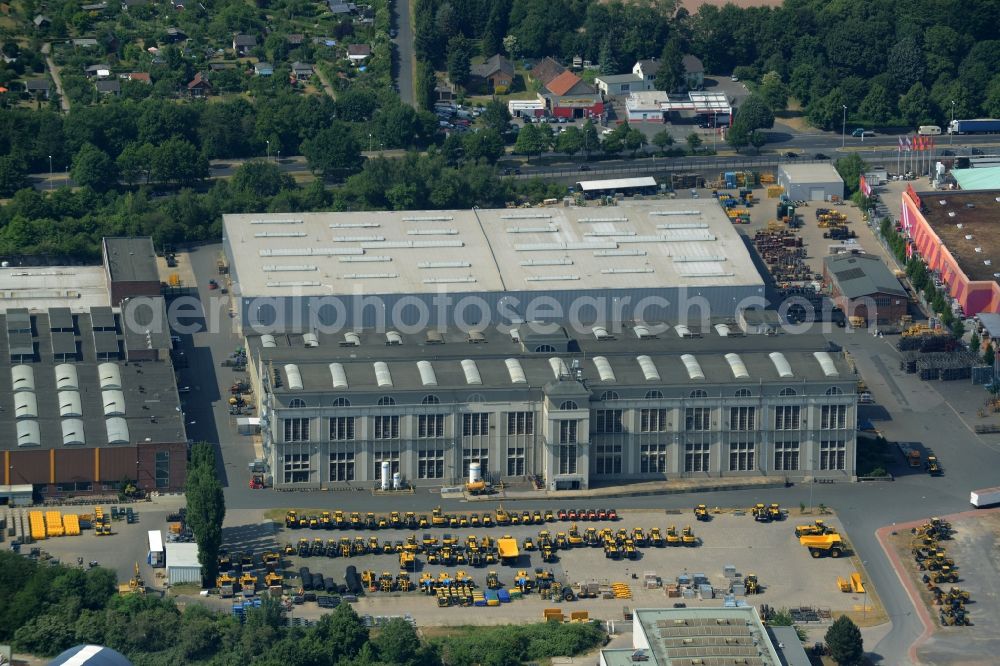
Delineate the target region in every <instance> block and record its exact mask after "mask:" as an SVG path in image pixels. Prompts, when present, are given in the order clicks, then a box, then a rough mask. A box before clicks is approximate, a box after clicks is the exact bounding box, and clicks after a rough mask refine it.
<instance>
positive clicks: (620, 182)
mask: <svg viewBox="0 0 1000 666" xmlns="http://www.w3.org/2000/svg"><path fill="white" fill-rule="evenodd" d="M579 185H580V189H581V190H583V191H584V192H593V191H594V190H613V189H616V188H621V187H656V179H655V178H653V177H652V176H644V177H642V178H610V179H608V180H582V181H580V183H579Z"/></svg>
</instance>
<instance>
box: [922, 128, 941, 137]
mask: <svg viewBox="0 0 1000 666" xmlns="http://www.w3.org/2000/svg"><path fill="white" fill-rule="evenodd" d="M940 133H941V128H940V127H938V126H937V125H921V126H920V127H918V128H917V134H919V135H920V136H937V135H938V134H940Z"/></svg>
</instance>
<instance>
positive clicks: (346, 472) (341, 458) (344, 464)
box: [282, 440, 847, 483]
mask: <svg viewBox="0 0 1000 666" xmlns="http://www.w3.org/2000/svg"><path fill="white" fill-rule="evenodd" d="M669 446H670V445H669V444H662V443H660V444H643V445H641V446H640V447H639V472H640V473H641V474H665V473H667V471H668V469H669V451H670V449H669ZM799 451H800V444H799V442H775V443H774V446H773V452H774V458H773V467H772V468H773V469H774V470H775V471H779V472H793V471H798V470H799V469H800V467H799ZM728 452H729V471H730V472H749V471H752V470H754V469H756V468H757V467H756V465H757V445H756V444H755V443H754V442H731V443H730V444H729V446H728ZM557 454H558V463H557V465H558V467H557V469H558V470H559V471H558V473H559V474H576V473H577V458H578V454H579V451H578V449H577V445H576V444H561V445H559V448H558V451H557ZM591 455H592V456H593V469H594V474H595V475H597V476H614V475H620V474H621V473H622V445H621V444H601V445H597V446H595V447H594V448H593V450H592V452H591ZM354 456H355V454H354V452H353V451H334V452H331V453H330V456H329V464H330V480H331V481H354V480H355V462H354ZM399 460H400V452H399V451H374V452H372V477H371V478H378V477H379V476H380V475H381V473H382V463H383V462H387V463H389V469H390V472H392V473H396V472H399ZM489 460H490V459H489V450H488V449H486V448H475V447H473V448H466V449H462V470H467V469H468V468H469V465H470V464H471V463H474V462H478V463H479V464H480V465H481V466H482V469H483V470H488V469H489V468H490V462H489ZM444 461H445V451H444V449H439V448H434V449H418V450H417V478H418V479H443V478H445V464H444ZM846 465H847V443H846V442H844V441H843V440H822V441H820V447H819V469H820V470H822V471H843V470H845V469H847V467H846ZM683 467H684V471H685V472H708V471H710V470H711V469H712V460H711V445H709V444H707V443H703V442H694V443H689V444H685V445H684V460H683ZM506 470H507V472H506V473H507V476H524V474H525V450H524V448H523V447H512V448H508V449H507V460H506ZM282 471H283V477H284V480H285V483H306V482H308V481H309V473H310V462H309V454H308V453H286V454H285V455H284V467H283V470H282ZM450 476H453V475H450Z"/></svg>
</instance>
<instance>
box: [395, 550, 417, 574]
mask: <svg viewBox="0 0 1000 666" xmlns="http://www.w3.org/2000/svg"><path fill="white" fill-rule="evenodd" d="M416 567H417V558H416V556H415V555H414V554H413V553H412V552H410V551H406V550H404V551H403V552H402V553H400V554H399V568H400V569H403V570H404V571H413V570H414V569H416Z"/></svg>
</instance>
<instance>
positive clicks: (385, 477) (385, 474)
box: [382, 462, 392, 490]
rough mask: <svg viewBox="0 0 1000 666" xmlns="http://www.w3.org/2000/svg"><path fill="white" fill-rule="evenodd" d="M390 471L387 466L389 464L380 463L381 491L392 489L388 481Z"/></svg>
mask: <svg viewBox="0 0 1000 666" xmlns="http://www.w3.org/2000/svg"><path fill="white" fill-rule="evenodd" d="M390 470H391V467H390V466H389V463H387V462H384V463H382V490H389V489H390V488H392V485H391V483H392V482H391V481H390V479H389V477H390V475H391V474H392V472H391V471H390Z"/></svg>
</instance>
